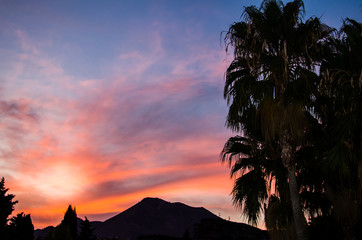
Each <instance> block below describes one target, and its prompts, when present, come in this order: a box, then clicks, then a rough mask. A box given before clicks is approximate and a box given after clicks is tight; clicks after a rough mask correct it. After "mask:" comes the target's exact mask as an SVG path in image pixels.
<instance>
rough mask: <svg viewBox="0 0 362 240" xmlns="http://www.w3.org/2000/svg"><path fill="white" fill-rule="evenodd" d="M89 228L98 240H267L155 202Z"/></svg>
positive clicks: (201, 213)
mask: <svg viewBox="0 0 362 240" xmlns="http://www.w3.org/2000/svg"><path fill="white" fill-rule="evenodd" d="M91 225H92V227H94V228H95V230H94V234H95V235H96V236H97V237H98V238H102V239H105V238H109V239H112V238H119V239H124V240H137V239H138V237H140V236H170V237H173V238H181V237H182V236H184V235H185V233H187V234H189V236H190V237H191V238H194V237H195V238H196V237H197V236H194V233H195V232H196V234H197V235H198V236H199V238H201V236H203V237H202V239H214V238H210V234H211V235H219V236H220V234H221V235H222V236H224V235H225V234H228V235H232V234H234V233H235V234H234V235H235V236H245V237H246V239H267V238H265V236H266V234H265V232H264V231H262V230H260V229H257V228H254V227H251V226H249V225H247V224H242V223H233V222H230V221H226V220H223V219H221V218H219V217H218V216H216V215H214V214H213V213H211V212H210V211H208V210H207V209H205V208H203V207H197V208H196V207H190V206H187V205H185V204H183V203H179V202H176V203H170V202H167V201H164V200H162V199H159V198H145V199H143V200H142V201H140V202H138V203H137V204H135V205H134V206H132V207H130V208H129V209H127V210H125V211H124V212H122V213H120V214H118V215H116V216H114V217H112V218H109V219H108V220H106V221H104V222H99V221H96V222H91ZM44 230H48V231H44ZM44 230H36V232H35V236H36V237H37V236H44V233H45V232H49V227H48V228H46V229H44ZM206 236H207V237H206ZM205 237H206V238H205ZM145 239H154V238H152V237H151V238H150V237H148V238H145ZM229 239H233V238H229ZM243 239H244V238H243Z"/></svg>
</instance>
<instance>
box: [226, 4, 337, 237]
mask: <svg viewBox="0 0 362 240" xmlns="http://www.w3.org/2000/svg"><path fill="white" fill-rule="evenodd" d="M303 13H304V5H303V2H302V1H301V0H295V1H293V2H290V3H287V4H286V5H284V4H283V3H282V2H281V1H275V0H265V1H263V2H262V4H261V6H260V8H256V7H255V6H251V7H246V8H245V10H244V13H243V16H244V21H242V22H237V23H234V24H233V25H232V26H231V27H230V28H229V31H228V32H227V34H226V37H225V40H226V42H227V50H228V48H230V47H232V48H234V60H233V61H232V63H231V64H230V66H229V67H228V69H227V71H226V82H225V89H224V97H225V99H226V100H227V102H228V104H229V112H228V115H227V122H226V124H227V127H229V128H230V129H232V130H234V131H236V132H242V133H243V136H244V137H245V139H248V138H249V137H250V138H251V139H249V140H250V141H251V142H253V141H254V140H255V136H254V135H255V134H256V133H258V131H257V130H255V129H261V135H260V136H257V138H258V139H260V142H259V143H257V144H264V143H266V144H269V143H271V145H275V146H277V147H278V149H279V154H280V155H279V156H278V157H276V158H274V159H275V160H278V161H280V163H276V165H279V166H283V167H284V169H285V170H286V174H287V178H286V179H285V183H286V184H287V186H288V189H289V198H290V202H291V207H292V212H293V221H294V225H295V231H296V236H297V239H300V240H301V239H306V232H305V226H306V220H305V217H304V215H303V212H302V208H301V203H300V196H299V190H300V188H299V187H300V186H298V183H297V176H296V174H297V171H296V170H297V169H296V168H297V166H296V164H297V162H296V159H295V154H296V151H297V149H299V148H301V147H302V146H303V144H304V132H305V129H306V127H307V124H308V118H309V116H310V112H311V111H310V108H311V99H312V98H313V97H312V96H313V91H314V86H315V83H314V80H316V79H318V78H317V75H316V74H315V61H316V59H317V57H318V56H319V55H318V53H319V49H320V42H321V40H323V39H324V37H325V36H327V34H328V33H329V32H330V29H329V28H328V27H326V26H324V25H323V24H321V23H320V21H319V19H317V18H310V19H308V20H307V21H306V22H303V21H302V16H303ZM253 138H254V139H253ZM256 147H257V148H256V149H258V145H256ZM233 156H235V158H231V159H229V160H230V161H233V160H235V162H234V164H237V163H238V160H239V157H240V155H233ZM250 156H252V154H251V155H250ZM225 157H226V155H225V154H224V158H223V159H224V160H226V158H225ZM231 165H232V163H231V162H230V166H231ZM234 166H235V165H234ZM254 169H255V168H254ZM240 170H241V175H242V176H250V179H252V180H254V181H256V180H257V181H258V182H257V184H258V185H259V189H261V190H262V192H255V191H251V192H250V193H251V194H254V197H253V199H252V201H253V202H254V201H257V200H263V199H265V195H264V193H265V192H266V191H264V190H263V189H262V188H263V187H262V185H264V186H265V185H266V183H267V182H266V181H267V180H268V177H270V175H265V176H263V175H260V174H261V173H262V172H263V171H262V170H261V171H258V174H259V176H252V174H253V172H252V171H245V170H253V169H248V168H243V167H242V168H240ZM254 173H255V174H257V171H255V172H254ZM265 177H266V178H265ZM241 179H242V178H239V179H237V180H236V184H235V187H234V190H233V196H234V200H235V201H234V202H235V203H236V204H237V205H241V206H242V207H244V208H243V210H244V214H246V215H247V216H248V218H249V220H251V222H252V223H253V222H254V223H255V216H257V215H258V214H259V212H260V210H261V208H260V206H261V205H260V204H259V205H258V204H254V205H255V206H254V207H253V208H249V207H246V208H245V206H248V205H249V204H248V203H247V201H248V200H249V192H248V191H250V187H253V186H252V184H249V186H247V187H246V188H245V187H244V182H245V184H246V181H244V182H243V184H240V183H238V181H241ZM262 179H264V180H263V181H262ZM285 183H281V182H280V183H278V184H285ZM259 193H260V194H261V195H258V194H259ZM245 196H248V197H245ZM250 197H251V196H250ZM250 199H251V198H250ZM250 202H251V201H250Z"/></svg>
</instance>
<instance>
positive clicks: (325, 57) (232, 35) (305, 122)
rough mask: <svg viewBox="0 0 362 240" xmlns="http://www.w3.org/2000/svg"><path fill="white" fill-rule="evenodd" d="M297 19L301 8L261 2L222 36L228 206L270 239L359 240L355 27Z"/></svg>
mask: <svg viewBox="0 0 362 240" xmlns="http://www.w3.org/2000/svg"><path fill="white" fill-rule="evenodd" d="M303 15H304V5H303V2H302V1H301V0H295V1H293V2H290V3H287V4H283V3H282V2H281V1H275V0H266V1H263V2H262V4H261V6H260V7H255V6H251V7H246V8H245V10H244V13H243V15H242V17H243V20H242V21H241V22H237V23H234V24H233V25H231V27H230V29H229V31H228V32H227V33H226V36H225V42H226V49H227V51H232V52H233V56H234V58H233V61H232V62H231V64H230V66H229V67H228V69H227V71H226V82H225V89H224V97H225V99H226V100H227V103H228V105H229V112H228V115H227V121H226V125H227V127H228V128H230V129H232V130H233V131H235V132H236V133H237V134H238V135H236V136H234V137H231V138H230V139H229V140H228V141H227V142H226V144H225V146H224V148H223V150H222V154H221V158H222V161H224V162H227V163H228V164H229V166H230V168H231V176H233V177H235V185H234V189H233V191H232V194H233V197H234V203H235V205H236V206H237V207H239V208H240V209H242V212H243V214H244V215H245V216H246V217H247V219H248V220H249V223H251V224H254V225H256V224H257V223H258V221H259V220H260V218H261V216H265V218H264V219H263V220H265V224H266V227H267V229H268V231H269V232H270V235H271V237H272V238H274V239H299V240H302V239H362V218H361V215H362V160H361V137H362V132H361V125H362V108H361V104H362V96H361V88H362V25H361V23H359V22H356V21H355V20H352V19H348V18H347V19H345V20H344V22H343V26H342V28H341V29H340V30H339V31H338V30H335V29H332V28H331V27H328V26H326V25H325V24H323V23H321V22H320V19H318V18H316V17H312V18H309V19H307V20H305V21H304V19H303ZM262 212H263V213H264V214H263V215H262V214H261V213H262Z"/></svg>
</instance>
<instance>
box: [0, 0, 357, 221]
mask: <svg viewBox="0 0 362 240" xmlns="http://www.w3.org/2000/svg"><path fill="white" fill-rule="evenodd" d="M260 2H261V1H243V0H238V1H236V0H228V1H221V0H219V1H217V0H198V1H191V0H183V1H181V0H172V1H166V0H164V1H162V0H148V1H146V0H144V1H142V0H139V1H125V0H119V1H115V0H109V1H39V0H34V1H25V0H23V1H21V0H20V1H13V0H0V23H1V24H0V177H5V184H6V185H5V186H6V187H7V188H10V190H9V193H12V194H15V196H16V197H15V199H16V200H18V201H19V203H18V204H17V205H16V211H15V212H14V213H18V212H24V213H26V214H31V217H32V221H33V224H34V226H35V228H43V227H46V226H48V225H53V226H55V225H57V224H59V223H60V221H61V219H62V218H63V215H64V212H65V211H66V209H67V206H68V205H69V204H72V205H73V206H75V207H76V210H77V214H78V216H79V217H81V218H84V216H87V217H88V219H90V220H91V221H94V220H101V221H103V220H105V219H107V218H109V217H111V216H114V215H115V214H117V213H119V212H122V211H124V210H125V209H127V208H129V207H131V206H132V205H134V204H136V203H137V202H139V201H141V200H142V199H143V198H145V197H159V198H162V199H164V200H166V201H170V202H183V203H185V204H188V205H190V206H195V207H200V206H203V207H205V208H207V209H209V210H210V211H211V212H213V213H214V214H216V215H219V216H221V217H222V218H225V219H230V220H233V221H237V222H245V219H243V218H241V213H240V211H238V210H237V209H236V208H235V207H234V206H233V205H232V197H231V195H230V192H231V190H232V186H233V179H230V177H229V169H228V167H227V165H225V164H222V163H221V162H220V160H219V155H220V152H221V150H222V147H223V145H224V143H225V142H226V140H227V139H228V138H229V137H231V136H233V135H235V134H237V133H233V132H231V131H230V130H228V129H226V128H225V120H226V114H227V104H226V102H225V100H224V99H223V84H224V72H225V70H226V68H227V66H228V64H230V61H231V60H232V55H230V54H227V53H226V52H225V45H224V42H223V35H222V33H223V32H224V31H227V30H228V28H229V26H230V25H231V24H232V23H234V22H237V21H240V16H241V13H242V11H243V9H244V6H249V5H256V6H260ZM304 3H305V8H306V17H310V16H317V17H320V18H321V20H322V21H323V22H324V23H326V24H328V25H330V26H333V27H336V28H339V27H340V26H341V23H342V19H343V18H346V17H349V18H353V19H355V20H358V21H360V22H361V21H362V19H361V16H362V14H361V13H362V1H361V0H359V1H356V0H355V1H353V0H346V1H337V0H329V1H327V0H323V1H312V0H310V1H305V2H304Z"/></svg>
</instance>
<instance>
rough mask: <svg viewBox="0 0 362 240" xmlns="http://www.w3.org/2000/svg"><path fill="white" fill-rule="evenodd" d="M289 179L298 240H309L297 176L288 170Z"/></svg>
mask: <svg viewBox="0 0 362 240" xmlns="http://www.w3.org/2000/svg"><path fill="white" fill-rule="evenodd" d="M288 179H289V193H290V199H291V202H292V210H293V218H294V224H295V230H296V233H297V239H298V240H307V235H306V231H305V227H306V221H305V218H304V215H303V212H302V208H301V206H300V198H299V191H298V184H297V178H296V176H295V171H293V170H288Z"/></svg>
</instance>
